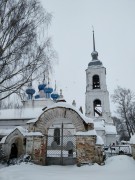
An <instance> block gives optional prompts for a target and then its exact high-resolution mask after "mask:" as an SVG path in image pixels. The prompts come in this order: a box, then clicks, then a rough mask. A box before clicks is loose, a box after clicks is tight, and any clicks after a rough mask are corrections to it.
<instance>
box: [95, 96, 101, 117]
mask: <svg viewBox="0 0 135 180" xmlns="http://www.w3.org/2000/svg"><path fill="white" fill-rule="evenodd" d="M93 105H94V116H95V117H98V116H102V106H101V101H100V100H99V99H96V100H95V101H94V103H93Z"/></svg>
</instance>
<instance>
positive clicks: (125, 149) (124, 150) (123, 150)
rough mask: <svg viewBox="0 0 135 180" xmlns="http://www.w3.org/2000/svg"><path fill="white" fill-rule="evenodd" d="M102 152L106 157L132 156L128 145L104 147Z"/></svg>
mask: <svg viewBox="0 0 135 180" xmlns="http://www.w3.org/2000/svg"><path fill="white" fill-rule="evenodd" d="M104 151H105V154H106V155H107V156H114V155H124V154H125V155H129V156H131V154H132V151H131V146H130V145H116V146H115V145H113V146H104Z"/></svg>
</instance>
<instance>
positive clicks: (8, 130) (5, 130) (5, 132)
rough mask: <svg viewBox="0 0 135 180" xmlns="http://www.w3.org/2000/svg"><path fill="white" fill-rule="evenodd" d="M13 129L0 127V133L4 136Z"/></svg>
mask: <svg viewBox="0 0 135 180" xmlns="http://www.w3.org/2000/svg"><path fill="white" fill-rule="evenodd" d="M12 131H13V129H4V128H3V129H0V135H3V136H6V135H8V134H9V133H11V132H12Z"/></svg>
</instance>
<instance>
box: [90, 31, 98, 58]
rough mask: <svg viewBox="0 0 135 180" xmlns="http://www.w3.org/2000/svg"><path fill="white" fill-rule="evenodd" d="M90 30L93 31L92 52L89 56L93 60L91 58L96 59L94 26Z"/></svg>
mask: <svg viewBox="0 0 135 180" xmlns="http://www.w3.org/2000/svg"><path fill="white" fill-rule="evenodd" d="M92 32H93V52H92V53H91V56H92V61H93V60H98V52H97V51H96V47H95V34H94V28H93V31H92Z"/></svg>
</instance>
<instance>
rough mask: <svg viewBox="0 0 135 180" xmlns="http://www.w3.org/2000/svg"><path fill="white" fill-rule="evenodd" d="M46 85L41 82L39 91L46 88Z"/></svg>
mask: <svg viewBox="0 0 135 180" xmlns="http://www.w3.org/2000/svg"><path fill="white" fill-rule="evenodd" d="M45 86H46V84H44V83H43V84H39V85H38V89H39V91H41V90H44V89H45Z"/></svg>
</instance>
